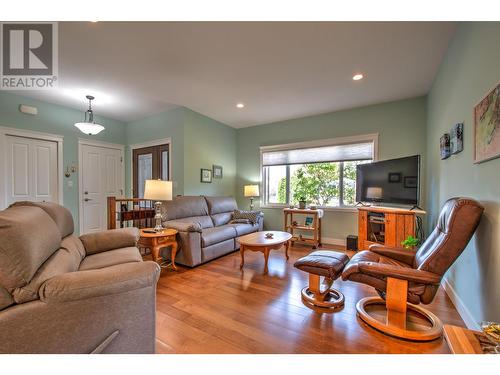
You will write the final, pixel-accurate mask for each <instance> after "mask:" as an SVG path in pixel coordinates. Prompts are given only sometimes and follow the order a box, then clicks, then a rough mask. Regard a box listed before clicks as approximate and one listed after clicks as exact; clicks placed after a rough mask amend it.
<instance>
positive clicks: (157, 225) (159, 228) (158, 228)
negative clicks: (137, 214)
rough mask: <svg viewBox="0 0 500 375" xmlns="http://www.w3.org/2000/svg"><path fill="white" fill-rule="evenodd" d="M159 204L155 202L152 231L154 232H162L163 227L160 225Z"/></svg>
mask: <svg viewBox="0 0 500 375" xmlns="http://www.w3.org/2000/svg"><path fill="white" fill-rule="evenodd" d="M160 207H161V202H155V227H154V228H153V230H154V231H155V232H161V231H162V230H163V227H162V225H161V210H160Z"/></svg>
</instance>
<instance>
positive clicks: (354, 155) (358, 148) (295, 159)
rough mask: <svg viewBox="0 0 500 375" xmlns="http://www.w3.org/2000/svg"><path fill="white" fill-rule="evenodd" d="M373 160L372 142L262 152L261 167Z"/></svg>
mask: <svg viewBox="0 0 500 375" xmlns="http://www.w3.org/2000/svg"><path fill="white" fill-rule="evenodd" d="M370 159H373V142H372V141H370V142H360V143H350V144H342V145H334V146H321V147H309V148H299V149H293V150H278V151H264V152H263V153H262V165H263V166H264V167H267V166H271V165H287V164H306V163H324V162H339V161H354V160H370Z"/></svg>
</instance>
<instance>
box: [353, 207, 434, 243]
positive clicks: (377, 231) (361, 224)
mask: <svg viewBox="0 0 500 375" xmlns="http://www.w3.org/2000/svg"><path fill="white" fill-rule="evenodd" d="M424 214H425V211H422V210H409V209H403V208H392V207H379V206H371V207H359V208H358V248H359V249H360V250H367V249H368V248H369V247H370V245H372V244H381V245H386V246H391V247H402V245H401V242H402V241H404V240H405V239H406V238H407V237H408V236H414V237H415V220H416V215H424Z"/></svg>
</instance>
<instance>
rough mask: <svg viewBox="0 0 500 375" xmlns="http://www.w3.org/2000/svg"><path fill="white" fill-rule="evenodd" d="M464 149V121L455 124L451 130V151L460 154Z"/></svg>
mask: <svg viewBox="0 0 500 375" xmlns="http://www.w3.org/2000/svg"><path fill="white" fill-rule="evenodd" d="M463 149H464V123H463V122H461V123H458V124H455V126H454V127H453V128H452V129H451V130H450V153H451V154H458V153H459V152H462V150H463Z"/></svg>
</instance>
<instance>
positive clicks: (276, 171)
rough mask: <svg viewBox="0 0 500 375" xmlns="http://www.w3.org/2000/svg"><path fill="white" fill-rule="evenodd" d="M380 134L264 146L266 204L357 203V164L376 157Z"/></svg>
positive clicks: (337, 205) (345, 204) (263, 174)
mask: <svg viewBox="0 0 500 375" xmlns="http://www.w3.org/2000/svg"><path fill="white" fill-rule="evenodd" d="M377 139H378V137H377V135H376V134H375V135H367V136H362V137H356V138H339V139H330V140H324V141H320V142H304V143H297V144H291V145H281V146H265V147H261V158H262V177H263V181H262V185H263V192H264V204H265V205H288V204H297V203H298V201H299V200H301V199H305V200H306V201H307V202H308V203H309V204H314V205H316V206H319V207H342V206H353V205H354V204H355V203H356V166H357V165H358V164H364V163H370V162H372V161H373V160H374V159H375V158H376V146H377Z"/></svg>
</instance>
